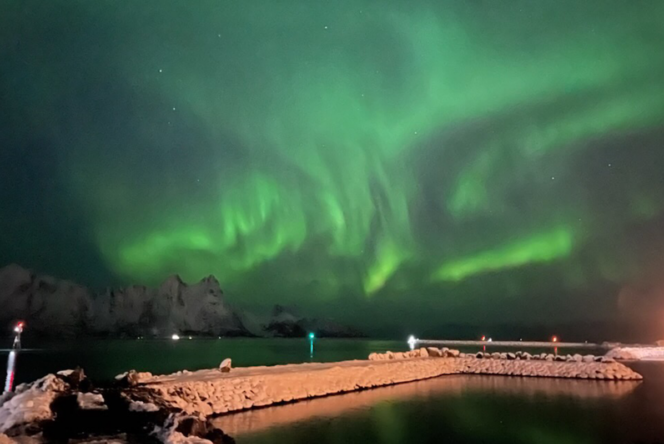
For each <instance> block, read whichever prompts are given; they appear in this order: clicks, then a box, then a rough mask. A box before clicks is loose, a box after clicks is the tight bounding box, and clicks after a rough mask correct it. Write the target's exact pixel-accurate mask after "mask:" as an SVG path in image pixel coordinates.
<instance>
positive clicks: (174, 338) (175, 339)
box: [171, 334, 180, 341]
mask: <svg viewBox="0 0 664 444" xmlns="http://www.w3.org/2000/svg"><path fill="white" fill-rule="evenodd" d="M171 339H172V340H174V341H177V340H178V339H180V335H178V334H174V335H173V336H171Z"/></svg>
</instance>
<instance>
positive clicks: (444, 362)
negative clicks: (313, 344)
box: [140, 347, 643, 416]
mask: <svg viewBox="0 0 664 444" xmlns="http://www.w3.org/2000/svg"><path fill="white" fill-rule="evenodd" d="M477 356H479V357H476V355H466V354H462V353H460V352H459V351H458V350H445V349H435V348H431V347H430V348H422V349H419V350H414V351H411V352H405V353H391V352H387V353H383V354H371V355H370V356H369V361H345V362H339V363H333V364H294V365H284V366H276V367H253V368H244V369H242V368H241V369H233V370H232V371H231V372H230V373H224V374H222V373H220V372H219V371H218V370H201V371H197V372H191V373H189V372H187V373H178V374H174V375H168V376H158V377H152V378H147V379H144V380H142V381H140V389H141V390H143V391H144V394H145V395H146V397H147V399H146V401H150V402H154V403H157V404H160V405H162V406H165V407H168V408H171V409H177V410H178V411H182V412H184V413H187V414H203V415H205V416H208V415H217V414H222V413H229V412H236V411H240V410H247V409H251V408H253V407H264V406H268V405H272V404H279V403H285V402H293V401H297V400H302V399H308V398H316V397H321V396H327V395H333V394H339V393H346V392H352V391H357V390H363V389H369V388H373V387H381V386H387V385H393V384H399V383H403V382H410V381H418V380H422V379H428V378H435V377H438V376H443V375H451V374H481V375H504V376H531V377H545V378H576V379H597V380H625V381H629V380H632V381H633V380H640V379H643V377H642V376H641V375H640V374H638V373H636V372H634V371H633V370H631V369H630V368H629V367H626V366H625V365H623V364H620V363H618V362H615V361H613V360H610V361H609V360H607V362H597V361H596V360H595V359H594V357H593V359H592V360H591V359H590V358H586V361H584V360H583V357H581V358H580V360H578V359H579V358H578V357H574V356H572V357H571V359H570V360H568V358H567V357H559V359H555V358H554V359H549V357H548V356H545V357H544V358H540V357H538V358H537V359H534V358H533V357H532V355H527V354H526V355H525V356H524V354H522V353H520V354H519V356H518V357H517V355H516V354H513V356H512V354H511V353H508V354H505V357H504V358H503V354H501V353H497V354H484V353H483V354H481V355H480V354H478V355H477ZM522 357H523V359H522ZM600 361H601V360H600Z"/></svg>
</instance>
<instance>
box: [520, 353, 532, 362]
mask: <svg viewBox="0 0 664 444" xmlns="http://www.w3.org/2000/svg"><path fill="white" fill-rule="evenodd" d="M532 358H533V356H532V355H531V354H530V353H528V352H523V354H522V355H521V359H525V360H527V361H530V360H531V359H532Z"/></svg>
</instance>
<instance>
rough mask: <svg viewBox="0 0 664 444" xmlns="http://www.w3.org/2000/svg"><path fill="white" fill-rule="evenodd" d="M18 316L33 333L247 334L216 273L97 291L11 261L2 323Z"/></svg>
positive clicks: (3, 288) (0, 282)
mask: <svg viewBox="0 0 664 444" xmlns="http://www.w3.org/2000/svg"><path fill="white" fill-rule="evenodd" d="M18 319H22V320H25V321H26V322H27V324H28V328H29V330H30V331H31V332H37V333H42V334H46V335H79V334H100V335H103V334H108V335H122V334H126V335H171V334H173V333H192V334H206V335H244V334H247V330H246V328H245V327H244V325H243V324H242V321H241V320H240V316H239V315H238V313H236V311H234V310H233V309H232V308H231V307H230V306H229V305H228V304H227V303H226V302H225V301H224V297H223V292H222V291H221V288H220V287H219V282H218V281H217V280H216V279H215V278H214V277H213V276H210V277H207V278H205V279H203V280H201V281H200V282H198V283H196V284H192V285H187V284H185V283H184V282H182V280H181V279H180V278H179V277H178V276H172V277H170V278H168V279H167V280H166V281H165V282H164V283H163V284H161V285H160V286H159V287H158V288H148V287H144V286H131V287H127V288H123V289H115V290H113V289H109V290H107V291H106V292H104V293H101V294H95V293H94V292H92V291H91V290H89V289H88V288H86V287H84V286H81V285H78V284H76V283H73V282H69V281H66V280H59V279H55V278H53V277H50V276H42V275H38V274H34V273H33V272H31V271H29V270H26V269H24V268H22V267H20V266H18V265H8V266H6V267H4V268H1V269H0V325H8V324H9V323H11V322H12V321H15V320H18Z"/></svg>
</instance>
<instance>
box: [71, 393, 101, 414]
mask: <svg viewBox="0 0 664 444" xmlns="http://www.w3.org/2000/svg"><path fill="white" fill-rule="evenodd" d="M76 403H77V404H78V408H79V409H81V410H108V407H107V406H106V403H105V402H104V397H103V396H102V395H101V394H100V393H82V392H78V393H77V394H76Z"/></svg>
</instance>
